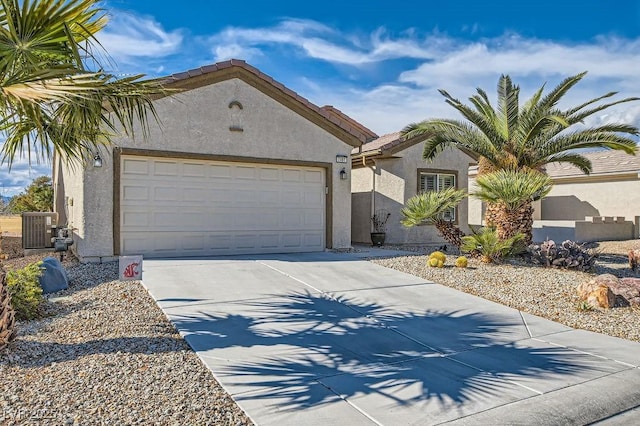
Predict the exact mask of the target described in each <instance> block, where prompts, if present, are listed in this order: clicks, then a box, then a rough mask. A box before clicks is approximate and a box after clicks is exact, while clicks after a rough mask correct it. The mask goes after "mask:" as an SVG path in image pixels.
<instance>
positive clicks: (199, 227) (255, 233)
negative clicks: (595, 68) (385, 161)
mask: <svg viewBox="0 0 640 426" xmlns="http://www.w3.org/2000/svg"><path fill="white" fill-rule="evenodd" d="M121 161H122V163H121V169H120V170H121V176H120V179H121V192H120V250H121V253H122V254H144V255H145V256H147V257H174V256H204V255H218V254H244V253H283V252H306V251H320V250H323V249H324V247H325V197H326V196H325V173H324V169H322V168H315V167H298V166H283V165H271V164H252V163H235V162H222V161H203V160H183V159H170V158H151V157H137V156H123V157H122V159H121Z"/></svg>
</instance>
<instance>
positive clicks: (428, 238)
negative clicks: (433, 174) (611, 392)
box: [351, 143, 473, 244]
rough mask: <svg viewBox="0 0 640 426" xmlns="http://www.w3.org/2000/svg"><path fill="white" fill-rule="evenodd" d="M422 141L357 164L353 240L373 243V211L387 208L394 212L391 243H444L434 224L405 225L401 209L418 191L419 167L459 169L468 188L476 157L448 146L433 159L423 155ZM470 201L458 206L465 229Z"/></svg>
mask: <svg viewBox="0 0 640 426" xmlns="http://www.w3.org/2000/svg"><path fill="white" fill-rule="evenodd" d="M422 149H423V144H422V143H417V144H413V145H412V146H409V147H407V148H406V149H402V150H400V151H398V152H396V153H395V154H394V155H393V157H392V158H377V159H375V160H367V166H362V165H360V166H357V167H356V166H354V169H353V172H352V174H353V176H352V179H351V191H352V198H353V203H352V209H353V210H352V224H351V230H352V240H353V242H354V243H371V239H370V233H371V231H372V228H371V216H372V212H373V211H375V210H378V209H385V210H387V211H388V212H389V213H391V216H390V217H389V221H388V223H387V231H386V241H385V243H388V244H426V243H429V244H431V243H442V242H444V240H443V239H442V238H441V237H440V235H439V234H438V231H437V229H436V228H435V226H433V225H426V224H425V225H421V226H415V227H412V228H405V227H404V226H402V224H401V223H400V220H401V218H402V215H401V213H400V211H401V209H402V208H403V207H404V205H405V203H406V201H407V200H408V199H409V198H411V197H413V196H414V195H416V194H417V193H418V173H419V170H423V169H429V170H437V171H439V172H444V171H451V172H454V173H457V187H458V189H465V190H466V189H467V185H468V178H467V174H468V168H469V163H470V162H472V161H473V160H472V159H471V157H469V156H467V155H466V154H464V153H463V152H461V151H459V150H457V149H456V150H453V149H450V150H445V151H444V152H442V153H440V154H439V155H438V156H437V157H436V159H435V160H434V161H432V162H429V163H426V162H425V161H424V160H423V159H422ZM467 215H468V201H467V200H466V199H465V200H464V201H462V203H460V205H459V206H458V209H457V222H458V224H459V226H460V228H461V229H462V230H463V231H464V232H469V228H468V225H467V223H468V218H467Z"/></svg>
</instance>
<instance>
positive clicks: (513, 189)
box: [471, 170, 553, 244]
mask: <svg viewBox="0 0 640 426" xmlns="http://www.w3.org/2000/svg"><path fill="white" fill-rule="evenodd" d="M476 184H477V185H478V187H479V188H478V190H476V191H474V192H473V193H472V194H471V195H473V196H474V197H476V198H478V199H480V200H482V201H486V202H487V203H491V204H493V205H494V206H495V207H496V220H495V225H496V231H497V235H498V237H499V238H500V239H504V240H506V239H509V238H511V237H513V236H514V235H516V234H519V233H521V234H523V235H524V243H525V244H530V243H531V240H532V229H533V206H532V202H533V201H535V200H538V199H540V198H542V197H544V196H545V195H547V194H548V193H549V191H551V188H552V186H553V182H552V180H551V178H550V177H549V176H547V175H545V174H543V173H540V172H537V171H535V170H527V171H513V170H498V171H496V172H493V173H489V174H485V175H482V176H478V178H477V179H476Z"/></svg>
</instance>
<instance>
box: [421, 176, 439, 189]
mask: <svg viewBox="0 0 640 426" xmlns="http://www.w3.org/2000/svg"><path fill="white" fill-rule="evenodd" d="M436 181H437V176H436V175H426V174H424V175H421V176H420V192H428V191H435V190H436Z"/></svg>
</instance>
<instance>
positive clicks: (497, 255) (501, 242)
mask: <svg viewBox="0 0 640 426" xmlns="http://www.w3.org/2000/svg"><path fill="white" fill-rule="evenodd" d="M523 238H524V235H523V234H521V233H517V234H515V235H512V236H511V237H509V238H501V237H499V236H498V233H497V232H496V230H495V229H494V228H491V227H488V226H487V227H484V228H481V229H480V230H479V231H473V234H472V235H467V236H465V237H462V245H461V246H460V250H461V251H463V252H465V253H474V254H476V253H478V254H479V255H480V260H481V261H482V262H483V263H494V262H497V261H499V260H500V259H502V258H503V257H505V256H508V255H509V254H512V253H513V252H514V251H515V250H517V247H518V243H519V242H520V241H522V239H523Z"/></svg>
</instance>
